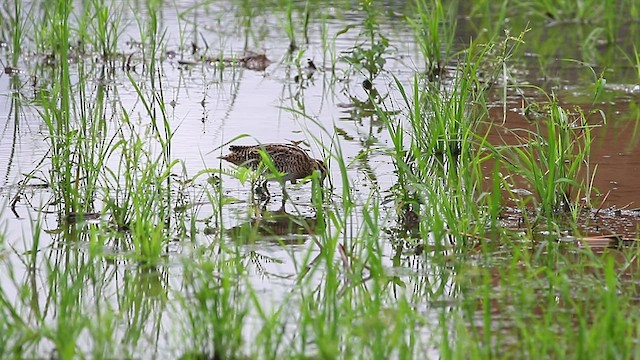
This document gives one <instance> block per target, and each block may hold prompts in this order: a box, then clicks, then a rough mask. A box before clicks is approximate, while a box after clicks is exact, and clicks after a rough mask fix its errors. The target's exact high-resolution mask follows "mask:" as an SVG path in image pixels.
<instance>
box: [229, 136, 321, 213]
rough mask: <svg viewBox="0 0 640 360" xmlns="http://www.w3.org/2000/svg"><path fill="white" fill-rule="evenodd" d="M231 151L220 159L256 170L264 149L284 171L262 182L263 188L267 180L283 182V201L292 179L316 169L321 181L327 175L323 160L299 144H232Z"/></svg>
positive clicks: (264, 188) (265, 189)
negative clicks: (286, 186) (288, 182)
mask: <svg viewBox="0 0 640 360" xmlns="http://www.w3.org/2000/svg"><path fill="white" fill-rule="evenodd" d="M229 150H231V152H230V153H229V154H227V155H224V156H221V157H220V159H222V160H226V161H228V162H230V163H232V164H234V165H238V166H242V167H247V168H252V169H254V170H256V169H257V168H258V166H259V165H260V164H261V163H262V156H261V155H260V150H262V151H264V152H265V153H266V154H267V155H269V157H270V158H271V160H272V161H273V165H274V166H275V168H276V169H277V170H278V171H279V172H281V173H283V174H284V175H282V177H276V178H273V179H267V180H265V181H264V182H263V184H262V186H261V187H262V189H263V190H264V191H266V192H267V194H268V191H267V188H266V183H267V181H278V182H280V183H281V184H282V195H283V201H284V198H285V197H286V192H285V189H284V184H285V183H286V182H287V181H290V182H291V183H292V184H295V183H296V182H297V180H298V179H302V178H305V177H307V176H309V175H311V174H313V172H314V171H320V182H322V181H323V180H324V178H325V177H326V176H327V168H326V167H325V165H324V163H323V162H322V160H318V159H314V158H312V157H310V156H309V154H307V152H306V151H305V150H304V149H302V148H300V147H299V146H297V145H293V144H261V145H232V146H230V147H229Z"/></svg>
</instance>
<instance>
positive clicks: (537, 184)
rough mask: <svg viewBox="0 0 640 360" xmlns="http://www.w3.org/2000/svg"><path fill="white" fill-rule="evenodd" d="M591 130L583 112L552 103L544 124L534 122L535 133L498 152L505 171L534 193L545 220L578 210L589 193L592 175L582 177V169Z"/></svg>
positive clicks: (584, 165)
mask: <svg viewBox="0 0 640 360" xmlns="http://www.w3.org/2000/svg"><path fill="white" fill-rule="evenodd" d="M591 128H592V126H591V125H589V124H588V123H587V120H586V117H585V115H584V114H583V113H582V112H578V113H577V114H570V113H569V112H568V111H566V110H565V109H563V108H562V107H561V106H560V105H559V104H558V103H557V100H555V99H552V100H551V103H550V104H549V109H548V118H547V121H546V122H544V123H542V122H540V121H537V122H536V123H535V130H534V131H524V132H525V133H526V134H527V135H526V137H523V138H522V140H521V143H520V144H518V145H515V146H509V147H506V148H505V149H503V150H502V151H501V154H500V157H501V158H502V159H503V160H504V162H505V164H506V165H507V169H508V170H509V171H510V172H511V173H513V174H516V175H519V176H520V177H521V179H522V180H524V181H525V182H527V183H528V184H529V185H530V186H531V187H532V188H533V189H534V193H535V194H536V196H537V199H538V200H539V201H540V203H539V207H540V212H541V213H542V214H544V216H546V217H547V218H548V219H551V218H553V216H554V213H557V212H558V211H564V212H570V211H571V210H572V209H573V208H575V207H576V206H579V204H580V198H581V195H583V194H584V192H585V191H586V190H589V188H588V181H589V180H590V179H591V174H590V173H586V174H584V175H583V169H585V168H587V169H588V167H587V166H588V162H589V154H590V147H591ZM581 176H585V177H584V179H585V180H580V179H581ZM588 205H590V204H587V206H588ZM573 213H577V211H575V210H574V211H573Z"/></svg>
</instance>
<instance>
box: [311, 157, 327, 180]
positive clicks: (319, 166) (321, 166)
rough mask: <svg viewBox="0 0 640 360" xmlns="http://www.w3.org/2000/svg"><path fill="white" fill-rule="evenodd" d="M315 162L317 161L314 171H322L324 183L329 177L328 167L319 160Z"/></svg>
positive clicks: (321, 177) (321, 178)
mask: <svg viewBox="0 0 640 360" xmlns="http://www.w3.org/2000/svg"><path fill="white" fill-rule="evenodd" d="M313 160H315V164H314V171H316V170H317V171H320V182H321V183H322V182H323V181H324V178H326V177H327V175H328V171H327V166H326V165H325V164H324V162H323V161H322V160H318V159H313Z"/></svg>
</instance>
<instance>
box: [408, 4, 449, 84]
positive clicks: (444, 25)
mask: <svg viewBox="0 0 640 360" xmlns="http://www.w3.org/2000/svg"><path fill="white" fill-rule="evenodd" d="M415 10H416V11H415V14H416V15H415V18H414V17H408V18H407V21H408V22H409V24H411V26H412V27H413V30H414V34H415V39H416V42H417V43H418V46H419V47H420V51H421V52H422V56H423V59H424V61H425V72H426V73H427V74H430V75H431V76H439V75H440V72H441V71H442V70H443V67H444V66H445V65H446V63H447V62H448V61H449V57H450V54H451V52H452V49H453V36H454V34H455V32H454V30H455V28H456V20H455V18H454V17H453V11H452V8H445V6H443V4H442V2H441V1H440V0H430V1H429V2H427V0H417V1H415Z"/></svg>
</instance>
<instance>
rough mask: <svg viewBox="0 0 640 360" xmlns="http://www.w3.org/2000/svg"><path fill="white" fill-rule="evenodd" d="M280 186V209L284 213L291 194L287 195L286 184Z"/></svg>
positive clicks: (282, 183)
mask: <svg viewBox="0 0 640 360" xmlns="http://www.w3.org/2000/svg"><path fill="white" fill-rule="evenodd" d="M280 184H281V185H282V205H281V207H280V209H281V210H283V211H284V204H285V203H286V202H287V199H288V198H289V194H288V193H287V189H286V188H285V182H284V181H283V182H281V183H280Z"/></svg>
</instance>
